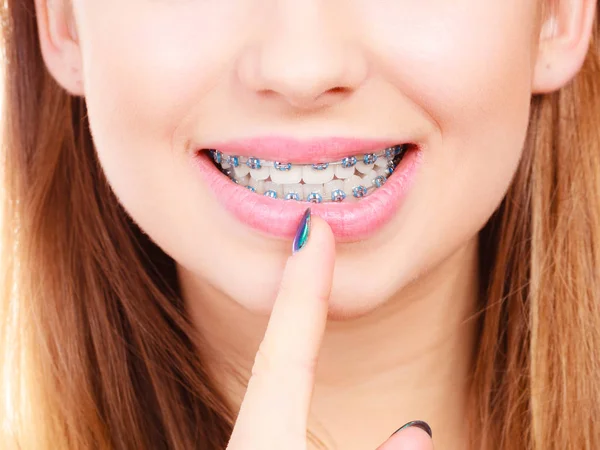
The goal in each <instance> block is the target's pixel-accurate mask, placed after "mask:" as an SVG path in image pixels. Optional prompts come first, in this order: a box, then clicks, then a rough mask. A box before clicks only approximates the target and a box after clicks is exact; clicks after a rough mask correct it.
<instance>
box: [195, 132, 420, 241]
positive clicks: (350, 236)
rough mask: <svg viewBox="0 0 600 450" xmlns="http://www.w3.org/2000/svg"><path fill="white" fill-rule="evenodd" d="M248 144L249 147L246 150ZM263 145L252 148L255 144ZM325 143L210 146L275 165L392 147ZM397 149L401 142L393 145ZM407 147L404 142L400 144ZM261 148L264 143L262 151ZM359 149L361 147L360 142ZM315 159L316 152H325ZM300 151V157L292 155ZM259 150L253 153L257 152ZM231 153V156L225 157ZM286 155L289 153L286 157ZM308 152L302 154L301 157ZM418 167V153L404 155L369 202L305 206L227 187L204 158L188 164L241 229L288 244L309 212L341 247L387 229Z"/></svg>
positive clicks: (227, 181)
mask: <svg viewBox="0 0 600 450" xmlns="http://www.w3.org/2000/svg"><path fill="white" fill-rule="evenodd" d="M249 142H252V144H250V143H249ZM259 142H260V143H262V144H263V145H260V146H259V145H257V143H259ZM277 142H278V143H281V142H284V143H287V145H288V146H287V147H286V146H284V147H279V146H277V145H275V143H277ZM327 142H331V141H323V140H321V141H313V142H311V143H309V145H308V147H300V146H299V144H298V143H297V142H296V141H290V140H283V141H282V140H280V139H277V140H273V141H271V140H264V139H259V140H251V141H243V142H241V143H236V144H232V143H228V145H226V146H218V145H215V146H212V144H211V147H205V148H217V149H219V150H220V151H222V152H226V153H230V152H231V153H232V154H236V155H240V156H246V155H248V156H254V155H251V154H249V153H247V152H243V151H240V150H244V149H246V150H249V149H253V150H254V151H255V152H256V154H257V155H258V156H260V157H261V158H268V159H273V160H277V159H278V158H280V159H283V160H284V161H285V160H293V161H294V162H297V161H299V160H300V161H306V160H309V161H308V162H309V163H310V162H311V159H310V158H313V160H314V158H315V157H319V156H320V158H321V159H322V158H323V155H324V154H326V155H327V156H328V157H331V158H340V157H343V156H348V155H353V154H362V153H365V152H366V153H368V152H369V151H375V150H378V149H383V148H386V145H387V146H390V145H394V144H391V143H388V144H386V143H383V145H381V142H378V143H372V146H371V147H369V146H365V145H362V146H360V148H359V147H358V146H357V142H359V141H354V140H333V142H339V143H340V146H339V147H335V148H334V150H333V151H332V149H331V147H327V146H326V143H327ZM395 142H396V143H399V142H400V143H401V142H402V141H395ZM406 142H410V141H406ZM265 143H267V144H266V145H265ZM363 144H364V141H363ZM326 147H327V150H326V151H323V150H322V151H321V153H317V149H325V148H326ZM301 148H303V149H304V152H303V153H302V154H300V153H298V152H299V150H300V149H301ZM307 148H308V150H307ZM257 149H259V151H257ZM231 150H233V151H231ZM290 150H291V151H290ZM307 152H308V153H307ZM421 161H422V158H421V150H420V149H419V148H416V149H413V150H411V151H409V152H408V153H407V154H406V155H405V156H404V158H403V159H402V161H401V163H400V165H399V166H398V167H397V168H396V170H395V171H394V173H393V174H392V176H391V177H390V178H389V179H388V181H387V182H386V183H385V185H383V187H381V188H379V189H377V190H376V191H375V192H373V193H372V194H370V195H369V196H367V197H365V198H363V199H361V200H360V201H358V202H352V203H344V202H341V203H333V202H327V203H321V204H314V203H307V202H297V201H293V200H282V199H272V198H269V197H265V196H262V195H259V194H256V193H253V192H251V191H249V190H248V189H246V188H245V187H243V186H239V185H237V184H235V183H233V182H232V181H231V180H230V179H229V178H227V177H226V176H225V175H223V174H222V173H221V172H220V171H219V170H218V169H217V168H216V167H215V165H214V164H213V162H212V160H211V159H210V158H209V156H208V153H207V152H193V157H192V162H193V165H194V166H195V167H196V169H197V170H198V171H199V173H200V175H201V178H202V179H203V180H204V182H205V183H206V184H207V185H208V187H209V188H210V189H211V191H212V192H213V194H214V195H215V197H216V198H217V199H218V200H219V202H221V203H222V205H223V206H224V208H225V209H226V210H227V211H229V212H230V213H232V214H233V216H234V217H236V218H237V219H238V220H239V221H240V222H241V223H243V224H245V225H247V226H249V227H251V228H253V229H255V230H258V231H261V232H263V233H266V234H267V235H270V236H274V237H284V238H291V237H292V236H293V235H294V233H295V231H296V227H297V226H298V222H299V220H300V218H301V217H302V215H303V214H304V212H305V211H306V208H307V207H308V206H310V207H311V209H312V213H313V214H315V215H318V216H320V217H322V218H323V219H324V220H326V221H327V223H328V224H329V226H330V227H331V229H332V230H333V233H334V235H335V236H336V239H337V240H338V241H341V242H352V241H358V240H361V239H366V238H367V237H369V236H370V235H372V234H374V233H375V232H377V231H378V230H379V229H380V228H382V227H383V226H384V225H385V224H386V223H388V222H389V221H390V220H391V219H392V217H393V216H394V214H395V213H396V212H397V210H398V209H399V207H400V206H401V204H402V200H403V198H404V197H405V195H406V193H407V192H408V190H409V189H410V187H411V186H412V184H413V181H414V178H415V175H416V172H417V169H418V167H419V165H420V163H421Z"/></svg>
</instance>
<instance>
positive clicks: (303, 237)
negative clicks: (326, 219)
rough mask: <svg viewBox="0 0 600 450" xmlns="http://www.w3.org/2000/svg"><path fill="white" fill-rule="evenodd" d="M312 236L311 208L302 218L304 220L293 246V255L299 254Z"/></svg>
mask: <svg viewBox="0 0 600 450" xmlns="http://www.w3.org/2000/svg"><path fill="white" fill-rule="evenodd" d="M309 235H310V208H308V209H307V210H306V212H305V213H304V215H303V216H302V220H301V221H300V224H299V225H298V230H297V231H296V236H295V237H294V242H293V244H292V253H294V254H295V253H298V252H299V251H300V250H301V249H302V247H304V245H305V244H306V241H308V236H309Z"/></svg>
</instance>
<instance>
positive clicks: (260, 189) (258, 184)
mask: <svg viewBox="0 0 600 450" xmlns="http://www.w3.org/2000/svg"><path fill="white" fill-rule="evenodd" d="M248 186H251V187H253V188H254V192H256V193H257V194H264V193H265V182H264V181H261V180H256V179H255V178H252V177H250V180H249V181H248Z"/></svg>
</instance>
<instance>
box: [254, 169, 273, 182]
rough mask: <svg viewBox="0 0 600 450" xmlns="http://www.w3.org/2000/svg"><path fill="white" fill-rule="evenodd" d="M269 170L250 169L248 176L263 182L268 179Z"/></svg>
mask: <svg viewBox="0 0 600 450" xmlns="http://www.w3.org/2000/svg"><path fill="white" fill-rule="evenodd" d="M269 175H270V170H269V168H268V167H264V166H263V167H261V168H260V169H250V176H251V177H252V178H254V179H255V180H259V181H264V180H266V179H267V178H269Z"/></svg>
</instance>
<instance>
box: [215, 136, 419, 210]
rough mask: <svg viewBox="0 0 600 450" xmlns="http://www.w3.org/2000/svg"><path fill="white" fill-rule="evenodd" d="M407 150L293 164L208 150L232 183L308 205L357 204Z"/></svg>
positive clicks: (390, 149)
mask: <svg viewBox="0 0 600 450" xmlns="http://www.w3.org/2000/svg"><path fill="white" fill-rule="evenodd" d="M407 151H408V145H407V144H404V145H396V146H392V147H388V148H386V149H384V150H381V151H379V152H374V153H367V154H361V155H351V156H346V157H344V158H342V159H340V160H337V161H332V162H326V163H317V164H295V163H288V162H278V161H269V160H264V159H260V158H257V157H253V156H250V157H244V156H237V155H229V154H225V153H223V152H221V151H219V150H214V149H213V150H208V152H209V154H210V155H211V157H212V159H213V161H214V163H215V165H216V166H217V168H218V169H219V170H220V171H221V172H222V173H223V174H225V175H226V176H227V177H228V178H229V179H230V180H231V181H233V182H234V183H236V184H238V185H240V186H243V187H245V188H246V189H248V190H250V191H251V192H253V193H256V194H259V195H264V196H266V197H270V198H273V199H283V200H292V201H304V202H310V203H322V202H337V203H339V202H351V201H358V200H359V199H362V198H364V197H367V196H368V195H370V194H372V193H373V192H374V191H375V190H377V189H379V188H381V187H382V186H383V185H384V184H385V183H386V181H387V180H388V178H389V177H390V176H391V175H392V174H393V173H394V170H395V168H396V167H398V165H399V164H400V162H401V161H402V158H403V157H404V155H405V154H406V152H407Z"/></svg>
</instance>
